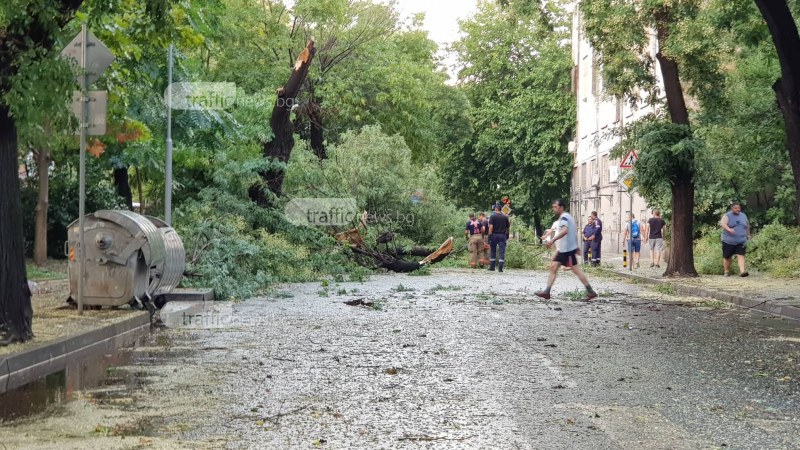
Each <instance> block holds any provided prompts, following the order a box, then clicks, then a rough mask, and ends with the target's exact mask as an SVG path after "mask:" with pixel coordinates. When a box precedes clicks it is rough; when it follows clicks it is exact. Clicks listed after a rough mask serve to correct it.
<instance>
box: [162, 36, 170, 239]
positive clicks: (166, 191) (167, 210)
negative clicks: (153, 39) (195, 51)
mask: <svg viewBox="0 0 800 450" xmlns="http://www.w3.org/2000/svg"><path fill="white" fill-rule="evenodd" d="M167 78H168V79H167V165H166V172H167V173H166V186H165V189H164V222H167V225H169V226H172V44H169V51H168V52H167Z"/></svg>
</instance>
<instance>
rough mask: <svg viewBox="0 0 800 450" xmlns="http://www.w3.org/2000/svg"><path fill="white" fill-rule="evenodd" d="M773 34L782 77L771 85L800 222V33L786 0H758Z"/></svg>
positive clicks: (795, 214) (759, 7) (799, 223)
mask: <svg viewBox="0 0 800 450" xmlns="http://www.w3.org/2000/svg"><path fill="white" fill-rule="evenodd" d="M756 5H757V6H758V9H759V10H760V11H761V15H762V16H763V17H764V20H765V21H766V22H767V28H769V32H770V34H771V35H772V41H773V43H774V44H775V50H776V51H777V53H778V61H779V62H780V64H781V78H779V79H778V81H776V82H775V84H774V85H773V86H772V88H773V90H775V95H776V97H777V99H778V106H779V107H780V109H781V114H783V120H784V128H785V129H786V145H787V146H788V148H789V161H790V163H791V165H792V173H793V174H794V187H795V205H794V217H795V221H796V222H797V224H798V225H800V58H798V55H800V35H798V32H797V25H796V24H795V22H794V19H793V18H792V12H791V11H790V10H789V6H788V5H787V3H786V0H756Z"/></svg>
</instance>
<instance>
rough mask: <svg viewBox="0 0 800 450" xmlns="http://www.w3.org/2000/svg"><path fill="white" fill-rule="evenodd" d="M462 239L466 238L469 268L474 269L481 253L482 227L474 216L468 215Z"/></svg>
mask: <svg viewBox="0 0 800 450" xmlns="http://www.w3.org/2000/svg"><path fill="white" fill-rule="evenodd" d="M464 237H466V238H467V243H468V246H469V267H470V268H472V269H474V268H475V267H476V266H477V265H478V261H480V260H481V259H482V258H481V255H482V253H483V225H482V224H481V222H480V221H478V219H476V218H475V214H472V213H470V215H469V220H468V221H467V227H466V228H465V229H464Z"/></svg>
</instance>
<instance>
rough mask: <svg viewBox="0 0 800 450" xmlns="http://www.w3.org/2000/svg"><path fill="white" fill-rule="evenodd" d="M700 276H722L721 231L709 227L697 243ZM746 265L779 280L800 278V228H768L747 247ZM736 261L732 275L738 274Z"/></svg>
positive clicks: (776, 225)
mask: <svg viewBox="0 0 800 450" xmlns="http://www.w3.org/2000/svg"><path fill="white" fill-rule="evenodd" d="M694 260H695V268H696V269H697V272H698V273H700V274H705V275H722V244H721V233H720V231H719V229H718V228H716V227H714V228H712V227H709V228H707V229H706V230H704V232H703V233H702V236H701V237H700V239H698V240H696V241H695V243H694ZM747 264H748V265H750V266H752V267H755V268H756V269H758V270H760V271H762V272H765V273H767V274H769V275H771V276H773V277H777V278H795V277H800V228H797V227H786V226H783V225H780V224H771V225H767V226H765V227H764V228H762V229H761V231H759V232H757V233H755V234H754V235H753V238H752V240H751V241H750V243H749V244H748V246H747ZM738 270H739V266H738V265H737V264H736V261H735V259H734V261H733V263H732V264H731V273H733V274H738Z"/></svg>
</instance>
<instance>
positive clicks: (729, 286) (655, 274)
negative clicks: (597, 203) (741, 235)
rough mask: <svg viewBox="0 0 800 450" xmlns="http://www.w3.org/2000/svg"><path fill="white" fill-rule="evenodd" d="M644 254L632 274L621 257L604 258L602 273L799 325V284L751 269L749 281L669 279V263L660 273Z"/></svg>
mask: <svg viewBox="0 0 800 450" xmlns="http://www.w3.org/2000/svg"><path fill="white" fill-rule="evenodd" d="M642 250H643V251H642V258H641V261H640V267H639V268H637V267H635V266H634V267H633V270H630V267H622V255H619V254H604V255H603V259H602V263H603V270H606V271H610V272H614V273H615V274H618V275H621V276H624V277H627V278H631V279H635V280H639V281H642V282H646V283H651V284H664V283H666V284H669V285H671V286H673V287H674V288H675V290H676V291H677V292H679V293H682V294H686V295H694V296H699V297H709V298H714V299H717V300H721V301H725V302H729V303H733V304H735V305H739V306H741V307H743V308H747V309H749V310H751V311H754V312H757V313H763V314H768V315H776V316H781V317H784V318H786V319H787V320H790V321H792V322H793V323H795V324H798V325H800V282H798V280H792V279H779V278H772V277H770V276H768V275H765V274H762V273H758V272H757V271H754V270H752V269H750V268H748V270H749V271H750V276H749V277H746V278H741V277H738V276H730V277H723V276H721V275H701V276H699V277H697V278H669V277H664V276H662V275H663V273H664V270H665V269H666V267H667V265H666V263H663V262H662V263H661V268H660V269H657V268H650V255H649V253H647V250H645V249H642ZM629 262H630V261H629ZM721 264H722V260H721V259H720V265H721ZM734 264H736V262H735V261H734Z"/></svg>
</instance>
